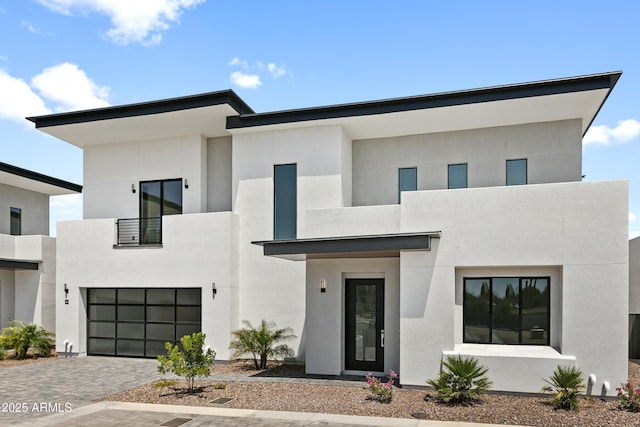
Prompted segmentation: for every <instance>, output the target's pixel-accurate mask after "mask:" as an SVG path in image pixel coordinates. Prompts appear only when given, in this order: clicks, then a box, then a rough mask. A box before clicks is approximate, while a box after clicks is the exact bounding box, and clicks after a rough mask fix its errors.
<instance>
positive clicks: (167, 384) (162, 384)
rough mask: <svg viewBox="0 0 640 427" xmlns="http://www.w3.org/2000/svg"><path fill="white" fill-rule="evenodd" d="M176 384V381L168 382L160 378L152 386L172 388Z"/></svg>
mask: <svg viewBox="0 0 640 427" xmlns="http://www.w3.org/2000/svg"><path fill="white" fill-rule="evenodd" d="M177 383H178V381H176V380H169V379H167V378H160V379H159V380H158V381H156V382H154V383H153V386H154V387H173V386H174V385H176V384H177Z"/></svg>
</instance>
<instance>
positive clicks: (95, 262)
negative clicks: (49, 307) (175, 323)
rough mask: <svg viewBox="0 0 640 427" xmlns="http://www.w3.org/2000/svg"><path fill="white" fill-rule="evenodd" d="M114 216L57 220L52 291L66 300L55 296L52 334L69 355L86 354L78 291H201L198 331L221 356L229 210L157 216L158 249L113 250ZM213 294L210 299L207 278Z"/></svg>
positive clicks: (230, 260) (229, 298)
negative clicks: (160, 223) (68, 345)
mask: <svg viewBox="0 0 640 427" xmlns="http://www.w3.org/2000/svg"><path fill="white" fill-rule="evenodd" d="M114 222H115V220H114V219H94V220H84V221H67V222H60V223H59V224H58V237H57V240H58V253H59V258H58V278H57V287H56V292H57V294H58V295H63V292H64V284H65V283H66V284H67V286H68V288H69V304H68V305H65V304H64V298H58V299H57V303H56V309H57V313H58V316H57V330H58V331H59V333H58V335H57V339H56V348H57V350H58V351H64V341H65V340H68V341H69V342H72V343H73V344H74V352H78V353H85V352H86V331H85V327H84V325H85V324H86V313H85V311H86V301H85V300H83V298H82V295H84V294H85V293H86V292H85V290H86V288H100V287H105V288H112V287H114V288H117V287H136V288H174V287H176V288H179V287H185V288H201V289H202V331H203V332H204V333H205V334H206V335H207V344H208V345H210V346H211V348H213V349H214V350H215V351H216V353H217V356H216V357H217V358H218V359H228V357H229V353H228V346H229V342H230V339H231V336H230V331H231V329H232V327H234V325H235V324H236V322H235V320H234V319H232V311H233V310H235V309H236V308H235V307H237V304H238V303H237V296H238V295H237V287H238V283H237V276H238V275H237V272H236V271H234V269H235V268H236V262H235V261H234V258H236V257H237V252H236V251H235V245H236V243H235V241H237V239H238V222H237V217H236V216H235V215H234V214H232V213H231V212H215V213H203V214H184V215H173V216H165V217H163V239H162V247H153V248H145V247H134V248H114V247H113V244H114V236H115V234H114V233H115V226H114ZM214 282H215V284H216V289H217V290H218V291H217V295H216V297H215V299H214V298H213V297H212V289H211V288H212V283H214Z"/></svg>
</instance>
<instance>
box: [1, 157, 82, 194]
mask: <svg viewBox="0 0 640 427" xmlns="http://www.w3.org/2000/svg"><path fill="white" fill-rule="evenodd" d="M0 183H2V184H6V185H11V186H13V187H18V188H23V189H25V190H30V191H35V192H37V193H43V194H48V195H50V196H59V195H63V194H73V193H82V185H79V184H74V183H73V182H69V181H64V180H62V179H58V178H54V177H52V176H48V175H44V174H41V173H38V172H34V171H30V170H28V169H23V168H20V167H18V166H13V165H10V164H8V163H3V162H0Z"/></svg>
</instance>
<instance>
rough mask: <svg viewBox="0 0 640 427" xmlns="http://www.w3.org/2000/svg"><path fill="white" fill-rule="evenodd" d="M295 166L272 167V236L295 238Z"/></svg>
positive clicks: (275, 237) (276, 237)
mask: <svg viewBox="0 0 640 427" xmlns="http://www.w3.org/2000/svg"><path fill="white" fill-rule="evenodd" d="M296 180H297V167H296V165H295V164H291V165H275V166H274V167H273V238H274V239H276V240H277V239H295V238H296V223H297V221H296V216H297V207H298V205H297V183H296Z"/></svg>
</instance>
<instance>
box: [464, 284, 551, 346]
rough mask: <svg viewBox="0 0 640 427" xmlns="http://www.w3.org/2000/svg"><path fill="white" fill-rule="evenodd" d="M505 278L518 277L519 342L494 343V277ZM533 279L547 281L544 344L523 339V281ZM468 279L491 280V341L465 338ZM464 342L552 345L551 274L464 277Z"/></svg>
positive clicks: (489, 308) (489, 313)
mask: <svg viewBox="0 0 640 427" xmlns="http://www.w3.org/2000/svg"><path fill="white" fill-rule="evenodd" d="M505 278H513V279H518V342H517V343H494V342H492V340H491V338H492V335H493V307H494V305H495V304H494V303H493V280H494V279H505ZM533 279H545V280H546V281H547V301H546V308H547V316H546V321H547V339H546V343H544V344H539V343H526V342H523V340H522V332H523V330H522V318H523V316H522V305H523V304H522V297H523V295H522V283H523V281H524V280H533ZM468 280H486V281H487V282H489V290H488V293H489V304H488V310H489V311H488V313H487V314H488V318H489V341H488V342H479V341H470V340H467V339H466V338H465V329H466V326H467V323H466V319H465V317H466V313H465V310H466V307H467V301H466V295H467V292H466V287H467V281H468ZM462 342H464V343H465V344H490V345H529V346H531V345H533V346H536V345H537V346H549V345H551V276H517V275H514V276H485V277H464V278H463V279H462Z"/></svg>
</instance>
